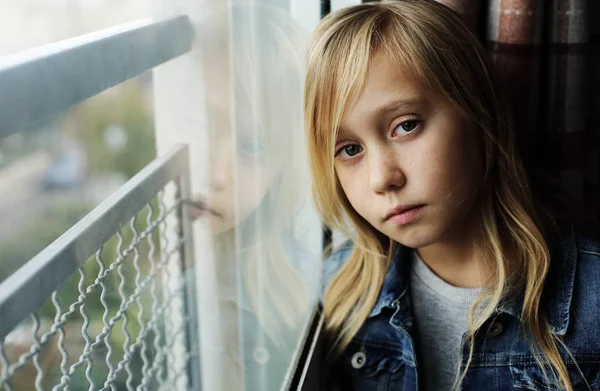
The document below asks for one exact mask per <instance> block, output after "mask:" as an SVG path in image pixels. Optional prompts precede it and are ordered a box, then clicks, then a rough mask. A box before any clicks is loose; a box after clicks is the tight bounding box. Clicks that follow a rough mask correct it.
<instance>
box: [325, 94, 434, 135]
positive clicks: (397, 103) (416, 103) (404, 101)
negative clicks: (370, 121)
mask: <svg viewBox="0 0 600 391" xmlns="http://www.w3.org/2000/svg"><path fill="white" fill-rule="evenodd" d="M427 105H428V102H427V100H426V99H425V98H423V97H421V96H415V97H410V98H398V99H393V100H391V101H389V102H387V103H385V104H383V105H381V106H379V107H377V108H376V109H375V110H374V111H373V112H372V114H373V116H374V117H376V118H377V117H381V116H383V115H386V114H389V113H392V112H394V111H398V110H400V109H404V110H406V109H417V108H422V107H426V106H427ZM337 133H338V137H339V135H340V134H343V133H346V129H344V128H343V127H342V126H340V127H339V129H338V132H337Z"/></svg>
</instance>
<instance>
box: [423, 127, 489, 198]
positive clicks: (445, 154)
mask: <svg viewBox="0 0 600 391" xmlns="http://www.w3.org/2000/svg"><path fill="white" fill-rule="evenodd" d="M457 133H458V134H456V135H455V136H454V137H449V138H448V139H446V140H440V142H439V144H437V145H436V146H435V148H433V149H432V150H431V151H430V153H429V154H428V156H429V158H428V163H427V162H422V167H424V168H425V169H426V170H427V174H426V175H424V176H423V177H427V178H428V184H429V189H430V190H431V191H432V192H434V193H435V194H436V195H437V197H441V198H443V199H446V200H447V201H450V202H453V203H462V202H463V201H465V198H469V197H470V196H471V195H473V194H474V193H475V189H476V188H477V187H478V185H479V183H480V182H481V179H482V175H481V167H482V162H480V161H479V160H480V159H478V158H477V153H476V152H477V151H476V146H475V145H474V142H473V140H472V139H471V135H469V134H467V132H466V131H460V132H457Z"/></svg>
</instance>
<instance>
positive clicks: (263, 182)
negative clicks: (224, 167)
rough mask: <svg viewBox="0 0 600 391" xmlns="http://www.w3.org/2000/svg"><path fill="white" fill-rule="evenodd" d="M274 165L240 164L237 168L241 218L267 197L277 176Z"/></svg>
mask: <svg viewBox="0 0 600 391" xmlns="http://www.w3.org/2000/svg"><path fill="white" fill-rule="evenodd" d="M276 173H277V171H276V169H275V167H274V166H271V165H270V166H267V167H264V166H263V165H240V166H238V169H237V182H238V186H237V192H236V193H237V194H236V196H235V199H236V201H235V202H236V204H237V205H236V210H237V212H238V213H239V218H240V219H244V218H245V217H247V216H248V215H249V214H251V213H252V212H253V211H254V210H255V209H256V208H258V206H259V205H260V203H261V202H262V200H263V199H264V198H265V195H266V194H267V192H268V191H269V189H270V187H271V185H272V184H273V181H274V179H275V176H276Z"/></svg>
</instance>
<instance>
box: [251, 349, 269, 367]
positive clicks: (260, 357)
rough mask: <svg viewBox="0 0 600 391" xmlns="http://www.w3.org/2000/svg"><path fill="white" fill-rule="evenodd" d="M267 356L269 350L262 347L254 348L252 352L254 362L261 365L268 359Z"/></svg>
mask: <svg viewBox="0 0 600 391" xmlns="http://www.w3.org/2000/svg"><path fill="white" fill-rule="evenodd" d="M269 356H270V354H269V351H268V350H267V349H265V348H263V347H259V348H256V349H254V352H252V358H253V359H254V362H256V363H257V364H261V365H264V364H266V363H267V362H268V361H269V358H270V357H269Z"/></svg>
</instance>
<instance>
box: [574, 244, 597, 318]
mask: <svg viewBox="0 0 600 391" xmlns="http://www.w3.org/2000/svg"><path fill="white" fill-rule="evenodd" d="M575 243H576V248H577V272H576V281H579V285H580V286H581V285H583V286H588V285H591V286H592V287H593V288H595V289H596V292H599V291H600V240H598V239H597V238H593V237H589V236H580V235H575ZM599 308H600V307H599Z"/></svg>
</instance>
